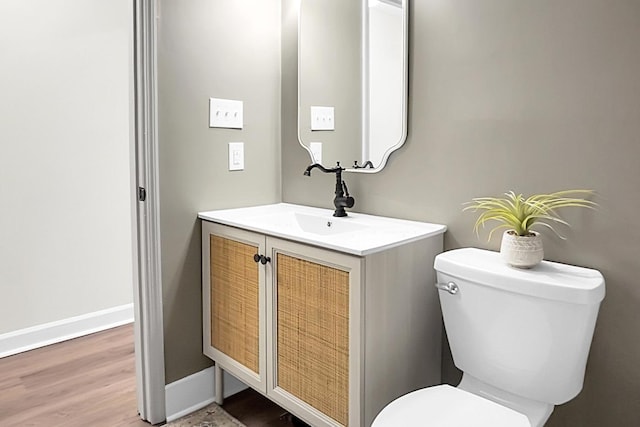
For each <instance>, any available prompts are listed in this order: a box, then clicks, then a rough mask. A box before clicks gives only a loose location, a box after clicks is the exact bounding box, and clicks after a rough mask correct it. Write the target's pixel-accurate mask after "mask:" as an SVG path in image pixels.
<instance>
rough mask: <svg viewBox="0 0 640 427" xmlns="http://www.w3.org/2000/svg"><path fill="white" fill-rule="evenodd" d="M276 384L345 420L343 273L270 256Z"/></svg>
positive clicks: (346, 342) (346, 334)
mask: <svg viewBox="0 0 640 427" xmlns="http://www.w3.org/2000/svg"><path fill="white" fill-rule="evenodd" d="M276 257H277V258H276V270H277V271H276V274H275V283H276V286H275V307H276V310H275V313H274V314H275V318H276V331H275V336H276V343H275V344H276V348H277V351H276V355H275V358H276V360H275V362H276V363H277V369H276V378H275V382H276V386H277V387H278V388H279V389H282V390H284V391H285V392H286V393H288V394H291V395H292V396H295V397H296V398H297V399H300V400H301V401H303V402H305V403H306V404H308V405H309V406H311V407H313V408H315V409H316V410H318V411H320V412H321V413H322V414H325V415H326V416H328V417H329V418H331V419H332V420H335V421H336V422H337V424H338V425H342V426H346V425H348V420H349V288H350V286H349V284H350V282H349V272H348V271H344V270H342V269H340V268H336V267H332V266H328V265H324V264H322V263H318V262H312V261H309V260H305V259H301V258H298V257H296V256H291V255H287V254H283V253H278V254H277V255H276Z"/></svg>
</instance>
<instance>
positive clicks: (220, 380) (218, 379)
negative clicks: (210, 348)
mask: <svg viewBox="0 0 640 427" xmlns="http://www.w3.org/2000/svg"><path fill="white" fill-rule="evenodd" d="M214 376H215V378H214V387H215V393H216V403H217V404H218V405H222V404H223V403H224V377H223V370H222V368H221V367H220V365H218V364H217V363H216V365H215V375H214Z"/></svg>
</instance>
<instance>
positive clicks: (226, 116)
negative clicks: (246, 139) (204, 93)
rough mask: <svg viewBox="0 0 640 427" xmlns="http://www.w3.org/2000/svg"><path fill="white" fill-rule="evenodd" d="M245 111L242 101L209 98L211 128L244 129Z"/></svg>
mask: <svg viewBox="0 0 640 427" xmlns="http://www.w3.org/2000/svg"><path fill="white" fill-rule="evenodd" d="M243 109H244V108H243V103H242V101H235V100H232V99H220V98H209V127H211V128H228V129H242V126H243Z"/></svg>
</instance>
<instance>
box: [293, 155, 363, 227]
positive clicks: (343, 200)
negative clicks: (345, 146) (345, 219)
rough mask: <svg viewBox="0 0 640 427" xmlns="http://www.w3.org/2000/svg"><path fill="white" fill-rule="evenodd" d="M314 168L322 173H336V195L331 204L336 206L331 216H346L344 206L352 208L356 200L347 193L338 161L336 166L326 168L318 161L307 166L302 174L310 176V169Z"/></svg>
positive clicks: (341, 168)
mask: <svg viewBox="0 0 640 427" xmlns="http://www.w3.org/2000/svg"><path fill="white" fill-rule="evenodd" d="M315 168H318V169H320V170H321V171H322V172H324V173H335V174H336V193H335V194H336V197H334V199H333V205H334V206H335V207H336V210H335V211H334V212H333V216H339V217H340V216H347V211H345V210H344V208H352V207H353V205H354V204H355V203H356V201H355V199H354V198H353V197H351V196H350V195H349V190H348V189H347V184H346V183H345V182H344V181H343V180H342V171H343V170H344V168H343V167H341V166H340V162H337V163H336V167H335V168H332V169H327V168H325V167H324V166H322V165H321V164H320V163H314V164H312V165H310V166H309V167H307V169H306V170H305V171H304V175H305V176H311V171H312V170H313V169H315Z"/></svg>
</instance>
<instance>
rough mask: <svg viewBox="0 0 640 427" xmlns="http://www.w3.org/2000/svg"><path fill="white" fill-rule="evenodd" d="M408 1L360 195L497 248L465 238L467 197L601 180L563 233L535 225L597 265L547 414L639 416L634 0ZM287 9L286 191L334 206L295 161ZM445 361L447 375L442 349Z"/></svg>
mask: <svg viewBox="0 0 640 427" xmlns="http://www.w3.org/2000/svg"><path fill="white" fill-rule="evenodd" d="M285 5H286V6H285V11H286V10H287V8H290V7H291V5H290V4H288V3H286V2H285ZM411 6H412V8H411V19H410V24H411V30H410V33H411V36H410V55H411V59H410V73H411V78H410V105H409V137H408V140H407V143H406V145H405V146H404V148H402V149H401V150H400V151H399V152H397V153H396V154H395V155H393V156H392V157H391V160H390V163H389V164H388V165H387V167H386V169H385V170H384V171H383V172H381V173H379V174H376V175H357V174H347V175H346V176H345V180H346V181H347V183H348V185H349V189H350V190H351V192H352V193H353V194H354V195H355V198H356V208H357V210H359V211H362V212H367V213H373V214H380V215H388V216H395V217H402V218H409V219H416V220H422V221H431V222H438V223H444V224H447V225H448V226H449V231H448V232H447V234H446V240H445V246H446V249H452V248H456V247H462V246H476V247H483V248H490V249H498V246H499V241H498V237H497V236H496V239H495V240H492V241H491V242H487V241H486V237H485V238H484V239H481V240H478V239H477V238H476V236H475V235H474V233H473V232H472V226H473V221H474V219H475V218H474V217H473V215H472V214H470V213H462V212H461V207H462V203H463V202H465V201H468V200H470V199H471V198H472V197H475V196H485V195H499V194H501V193H503V192H505V191H508V190H510V189H513V190H516V191H519V192H523V193H535V192H546V191H554V190H561V189H570V188H591V189H594V190H596V191H597V193H598V196H597V199H596V200H597V201H598V202H599V203H600V205H601V207H600V209H599V210H598V212H577V211H574V212H571V211H566V219H567V220H569V222H571V223H572V225H573V228H572V229H570V230H567V231H566V232H565V234H566V235H567V237H568V240H567V241H561V240H559V239H557V238H554V237H553V236H551V235H549V233H546V234H545V237H544V239H545V242H544V243H545V250H546V258H547V259H550V260H556V261H561V262H566V263H571V264H577V265H583V266H589V267H593V268H597V269H599V270H601V271H602V273H603V274H604V276H605V278H606V281H607V297H606V299H605V301H604V303H603V305H602V307H601V311H600V317H599V319H598V324H597V327H596V333H595V338H594V341H593V346H592V350H591V354H590V359H589V363H588V367H587V373H586V379H585V386H584V390H583V391H582V393H581V394H580V395H579V396H578V397H577V398H576V399H575V400H573V401H571V402H570V403H568V404H565V405H562V406H560V407H557V408H556V410H555V412H554V414H553V415H552V417H551V420H550V421H549V423H548V426H549V427H558V426H566V427H569V426H571V427H575V426H581V427H602V426H636V425H640V365H639V364H638V361H640V339H639V335H638V331H639V330H640V309H639V308H638V307H640V286H638V254H640V243H639V242H640V224H639V223H638V220H637V212H638V211H640V167H639V166H638V160H639V159H640V120H639V118H640V78H639V77H638V76H640V49H639V48H638V40H640V2H638V1H624V0H614V1H611V0H609V1H604V0H564V1H562V2H558V1H555V0H542V1H524V0H522V1H505V0H483V1H480V2H479V1H477V0H460V1H455V2H443V1H435V0H420V1H412V2H411ZM285 18H286V15H285ZM283 24H284V25H283V49H284V50H283V55H282V57H283V98H282V99H283V110H282V111H283V115H282V121H283V129H282V134H283V141H282V164H283V166H284V167H283V168H282V175H283V188H282V194H283V199H284V201H286V202H294V203H302V204H309V205H314V206H322V207H331V200H332V197H333V195H332V179H331V177H330V176H328V175H323V174H314V175H313V176H312V177H310V178H309V177H303V176H302V174H301V172H302V170H303V169H304V167H305V166H306V165H307V164H308V163H309V158H308V156H307V153H306V152H305V151H304V150H303V149H302V148H300V147H299V146H298V142H297V141H296V138H295V128H296V123H295V117H296V116H295V90H296V87H295V80H293V79H291V77H292V76H295V74H294V73H295V71H294V67H295V55H293V54H291V52H290V49H291V47H292V45H293V43H292V41H291V40H290V38H291V36H292V34H294V32H293V31H292V29H294V28H295V27H293V26H292V25H291V24H290V22H289V21H288V20H286V19H285V21H283ZM443 371H444V377H445V379H446V380H448V381H449V382H452V383H455V382H456V381H457V380H458V378H459V373H458V372H456V370H455V368H454V367H453V366H452V363H451V360H450V358H448V359H446V360H445V362H444V365H443Z"/></svg>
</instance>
